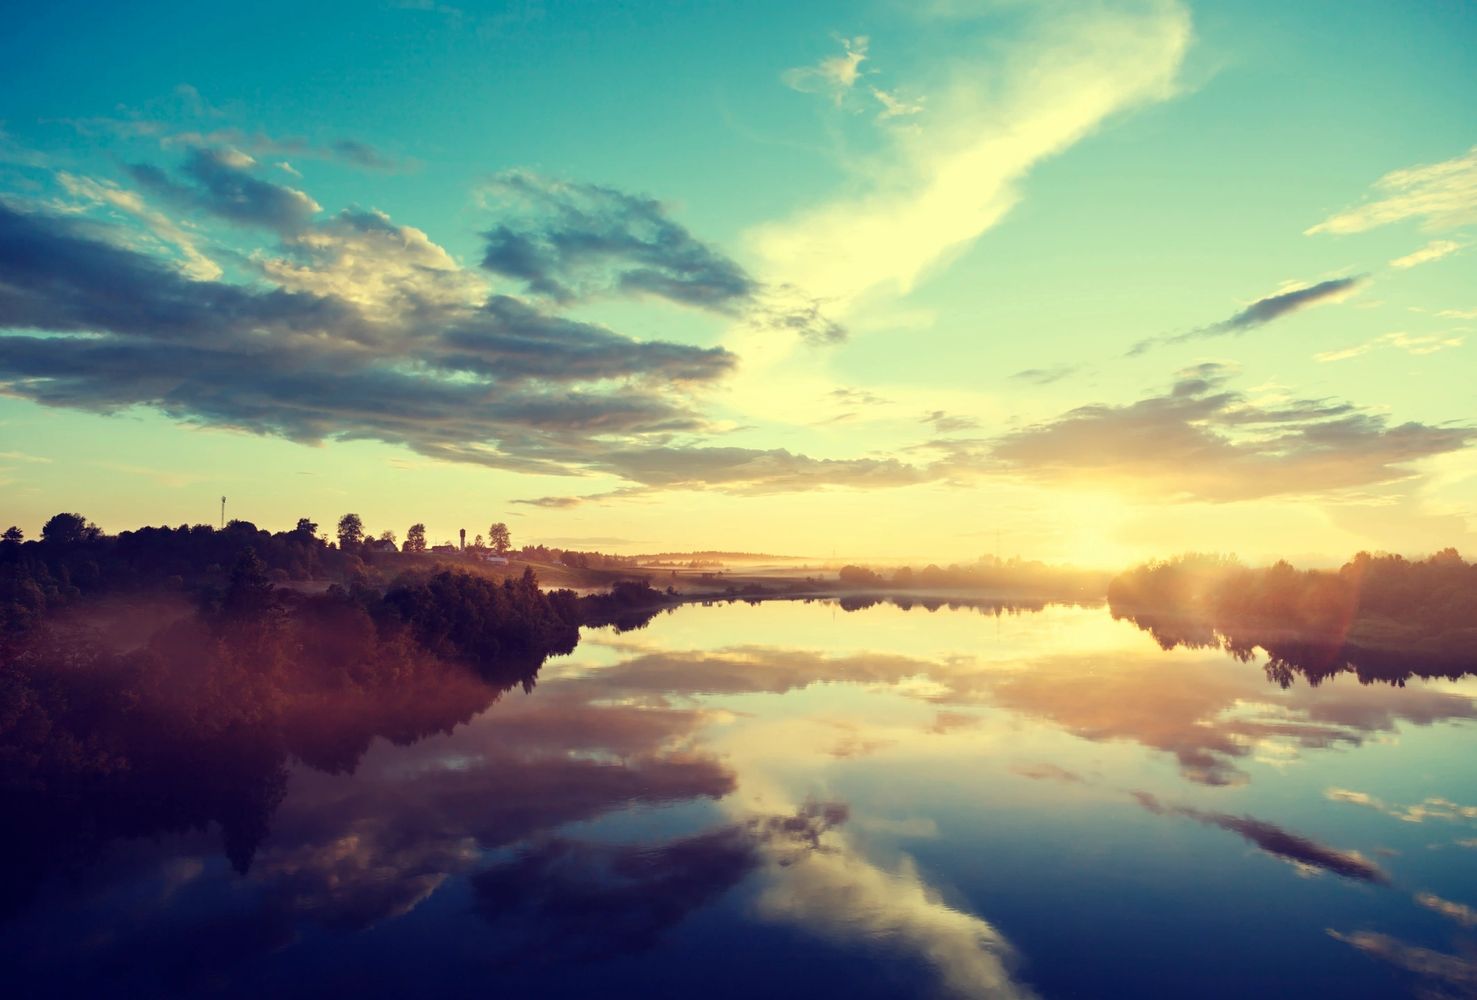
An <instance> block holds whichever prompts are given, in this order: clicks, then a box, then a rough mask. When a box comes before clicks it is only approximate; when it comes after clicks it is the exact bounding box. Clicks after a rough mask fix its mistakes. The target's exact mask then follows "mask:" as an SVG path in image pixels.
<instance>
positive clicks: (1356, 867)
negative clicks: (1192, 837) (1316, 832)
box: [1133, 792, 1390, 884]
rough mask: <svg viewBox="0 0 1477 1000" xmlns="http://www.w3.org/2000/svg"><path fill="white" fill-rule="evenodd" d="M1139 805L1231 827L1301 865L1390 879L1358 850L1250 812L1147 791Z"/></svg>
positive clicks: (1351, 875) (1268, 850) (1138, 794)
mask: <svg viewBox="0 0 1477 1000" xmlns="http://www.w3.org/2000/svg"><path fill="white" fill-rule="evenodd" d="M1133 796H1134V798H1136V799H1137V800H1138V802H1139V805H1141V806H1143V807H1144V808H1145V809H1147V810H1149V811H1150V812H1152V813H1157V814H1159V815H1168V816H1183V817H1185V818H1187V819H1193V820H1195V821H1196V822H1198V823H1204V824H1206V825H1208V826H1218V827H1220V828H1221V829H1223V830H1229V831H1230V832H1232V833H1235V834H1237V835H1239V836H1241V837H1243V838H1245V839H1246V840H1248V841H1250V842H1251V843H1252V844H1255V845H1256V846H1257V847H1258V848H1260V849H1261V850H1263V851H1265V852H1266V853H1268V854H1271V855H1275V856H1276V857H1279V858H1282V859H1284V860H1286V861H1290V862H1292V863H1293V864H1296V865H1298V866H1299V867H1301V868H1304V869H1306V870H1312V871H1326V872H1332V873H1333V874H1335V875H1341V876H1343V877H1344V878H1349V879H1355V880H1357V881H1361V882H1376V883H1381V884H1383V883H1388V882H1389V881H1390V879H1389V876H1388V875H1386V874H1385V872H1384V871H1383V870H1382V869H1381V868H1380V866H1379V865H1377V864H1375V863H1374V862H1373V861H1371V860H1369V859H1368V858H1366V857H1365V856H1364V855H1362V854H1360V853H1359V852H1358V851H1343V850H1339V849H1338V848H1336V847H1330V846H1328V845H1327V844H1320V843H1319V842H1318V841H1316V840H1312V839H1310V838H1308V837H1304V836H1302V835H1300V834H1296V833H1293V832H1291V831H1289V830H1285V829H1283V828H1282V827H1280V826H1277V825H1276V824H1275V823H1268V822H1267V821H1265V820H1260V819H1255V818H1254V817H1251V816H1233V815H1230V814H1229V813H1220V812H1208V811H1206V810H1203V809H1193V808H1190V807H1188V806H1175V805H1168V804H1166V803H1163V802H1160V801H1159V800H1158V799H1157V798H1155V797H1154V796H1153V795H1150V794H1149V793H1148V792H1134V793H1133Z"/></svg>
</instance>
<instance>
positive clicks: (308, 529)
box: [292, 517, 318, 536]
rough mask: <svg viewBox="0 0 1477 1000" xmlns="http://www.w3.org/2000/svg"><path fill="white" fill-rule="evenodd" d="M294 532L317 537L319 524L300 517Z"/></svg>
mask: <svg viewBox="0 0 1477 1000" xmlns="http://www.w3.org/2000/svg"><path fill="white" fill-rule="evenodd" d="M292 530H293V531H296V532H299V533H300V534H304V535H309V536H313V535H317V534H318V523H317V522H316V521H311V520H309V519H308V518H306V517H300V518H298V519H297V527H296V528H293V529H292Z"/></svg>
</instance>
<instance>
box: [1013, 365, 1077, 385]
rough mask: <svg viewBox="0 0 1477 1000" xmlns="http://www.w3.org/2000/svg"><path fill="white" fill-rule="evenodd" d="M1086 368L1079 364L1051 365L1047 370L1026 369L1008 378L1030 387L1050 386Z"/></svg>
mask: <svg viewBox="0 0 1477 1000" xmlns="http://www.w3.org/2000/svg"><path fill="white" fill-rule="evenodd" d="M1086 368H1087V366H1086V365H1081V364H1075V365H1074V364H1060V365H1052V366H1051V367H1049V368H1026V369H1023V370H1021V371H1018V372H1016V373H1015V374H1014V375H1012V376H1010V377H1011V378H1012V379H1014V380H1016V381H1017V382H1030V383H1031V384H1032V385H1051V384H1052V383H1053V382H1060V381H1061V380H1062V379H1064V378H1068V377H1070V376H1072V375H1076V374H1077V373H1078V372H1081V371H1085V370H1086Z"/></svg>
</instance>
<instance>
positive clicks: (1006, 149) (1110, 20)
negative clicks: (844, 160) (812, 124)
mask: <svg viewBox="0 0 1477 1000" xmlns="http://www.w3.org/2000/svg"><path fill="white" fill-rule="evenodd" d="M1037 27H1038V28H1039V30H1038V31H1037V34H1036V35H1035V40H1034V41H1033V43H1032V44H1030V45H1028V46H1025V47H1023V48H1022V49H1021V50H1020V51H1018V52H1016V53H1013V54H1012V56H1011V58H1008V59H1003V60H1002V59H1000V58H998V57H997V56H996V54H995V53H993V52H989V53H986V52H979V51H974V52H960V53H959V56H960V58H957V59H954V60H950V61H947V62H946V63H944V64H942V66H941V68H940V69H939V71H938V74H937V75H938V80H937V82H936V84H931V85H930V86H929V87H928V88H927V89H928V92H929V93H930V98H929V100H930V105H929V107H930V113H929V115H928V116H927V118H928V120H927V121H926V122H923V123H920V126H919V128H917V129H902V130H894V131H891V132H889V133H887V139H888V141H887V142H885V143H884V144H883V146H882V148H881V149H880V150H878V151H877V152H876V153H874V154H871V155H868V156H864V157H862V158H860V159H858V160H854V161H852V162H851V163H850V164H849V165H850V166H851V167H852V168H853V172H854V179H855V183H854V184H852V185H849V186H848V193H847V194H846V195H844V196H842V197H839V198H835V199H833V200H831V201H828V202H825V203H823V204H821V205H818V206H814V207H810V208H807V209H804V210H802V211H800V212H798V213H797V214H795V215H794V216H792V217H790V218H788V219H785V220H782V221H778V222H773V223H769V224H765V225H762V226H759V227H756V228H755V229H753V230H751V232H750V233H749V234H748V236H749V243H750V245H751V246H752V248H753V250H754V253H755V255H756V257H757V258H758V259H759V260H760V261H761V262H762V265H763V266H762V268H761V269H760V272H761V273H763V274H776V275H784V276H785V279H786V280H788V281H791V282H793V283H794V284H796V285H797V286H799V287H802V288H804V289H806V291H807V292H808V293H809V294H811V295H814V296H816V297H818V298H820V299H822V300H824V301H826V302H827V303H830V304H832V309H833V312H834V314H836V315H838V316H841V317H844V316H846V315H847V314H848V313H849V312H850V311H851V310H852V309H853V308H855V307H856V305H857V304H858V302H859V301H860V300H861V299H862V298H863V297H864V296H866V295H867V294H869V293H871V292H874V291H889V290H890V291H895V292H898V293H906V292H907V291H909V290H910V289H911V288H912V287H913V285H914V284H915V283H916V282H917V281H918V279H919V277H920V276H921V275H922V274H923V272H924V271H925V270H926V269H927V268H928V267H930V266H931V265H933V264H935V263H936V262H938V261H939V260H941V259H942V258H944V257H945V256H946V255H947V254H949V253H951V252H953V251H956V250H958V249H960V248H962V247H963V246H965V245H966V244H968V243H969V242H970V241H972V240H974V239H975V238H976V237H977V236H979V235H980V234H981V233H983V232H984V231H986V230H987V229H989V228H990V227H992V226H994V225H995V224H996V223H998V222H999V221H1000V219H1002V218H1003V217H1004V215H1005V214H1006V212H1008V211H1009V210H1010V208H1011V207H1012V206H1013V205H1014V204H1015V202H1016V201H1017V200H1018V199H1019V197H1020V184H1021V182H1022V180H1023V179H1024V177H1025V176H1026V174H1027V173H1028V172H1029V171H1030V169H1031V168H1032V167H1034V166H1035V165H1036V164H1038V163H1039V162H1040V161H1041V160H1043V159H1045V158H1047V157H1050V156H1052V155H1055V154H1057V153H1060V152H1062V151H1063V150H1065V149H1067V148H1068V147H1070V146H1071V145H1073V144H1074V143H1076V142H1078V141H1079V140H1081V139H1082V138H1083V137H1085V136H1086V135H1088V134H1089V133H1091V132H1092V131H1093V130H1095V129H1096V128H1098V127H1099V126H1100V125H1102V123H1103V122H1104V121H1105V120H1106V119H1108V118H1109V117H1111V116H1112V115H1114V114H1117V113H1120V112H1123V111H1125V110H1127V109H1130V108H1133V107H1137V106H1141V105H1143V104H1147V103H1151V102H1153V101H1159V100H1163V99H1165V98H1167V97H1168V96H1170V94H1171V93H1172V91H1173V88H1174V78H1175V75H1176V73H1177V71H1178V69H1179V65H1180V61H1181V59H1182V57H1183V55H1184V53H1185V50H1186V48H1187V46H1188V43H1189V39H1190V23H1189V16H1188V14H1187V12H1186V11H1185V9H1184V8H1183V7H1180V6H1178V5H1176V4H1158V5H1154V6H1153V7H1152V8H1151V9H1149V10H1148V11H1147V12H1144V11H1142V10H1140V11H1134V12H1104V11H1096V10H1095V11H1094V12H1093V13H1091V14H1080V15H1078V16H1074V17H1072V18H1047V17H1043V18H1042V22H1041V24H1040V25H1039V26H1037ZM951 31H952V29H951ZM953 37H954V38H958V37H959V36H958V34H957V33H954V34H953ZM865 57H866V50H865V48H864V47H862V46H861V44H860V42H859V40H853V41H852V42H851V43H850V44H849V45H848V46H847V48H846V51H845V52H844V53H843V54H842V55H841V56H838V57H835V58H834V59H833V60H830V61H828V62H827V63H823V64H822V65H821V66H820V67H812V68H810V69H808V70H801V71H792V74H791V76H790V78H789V80H788V81H787V82H789V83H790V84H791V85H792V86H794V85H797V84H798V85H800V86H802V87H806V88H811V89H825V88H830V92H831V93H833V95H835V94H841V95H844V94H845V93H846V92H847V90H849V88H850V87H851V86H852V85H854V84H855V83H856V80H857V79H858V77H859V76H860V73H861V71H860V69H859V66H860V63H861V61H862V60H863V59H865ZM842 87H844V88H845V89H837V88H842Z"/></svg>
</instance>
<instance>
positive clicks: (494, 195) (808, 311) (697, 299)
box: [481, 171, 846, 344]
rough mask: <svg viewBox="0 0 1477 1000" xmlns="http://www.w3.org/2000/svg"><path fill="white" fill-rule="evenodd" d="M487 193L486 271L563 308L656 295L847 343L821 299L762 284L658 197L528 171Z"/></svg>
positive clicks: (492, 184)
mask: <svg viewBox="0 0 1477 1000" xmlns="http://www.w3.org/2000/svg"><path fill="white" fill-rule="evenodd" d="M481 195H482V200H483V203H484V204H485V205H486V206H487V207H489V208H491V209H493V210H494V211H495V212H497V214H498V220H499V221H498V223H497V225H495V226H493V227H492V228H491V229H489V230H487V231H486V232H484V233H483V234H482V235H483V238H484V239H485V240H486V247H485V250H484V252H483V256H482V266H483V268H485V269H486V270H488V271H490V272H492V273H494V274H498V275H501V276H502V277H505V278H511V279H513V280H515V281H518V282H520V283H521V284H522V285H523V289H524V290H525V291H526V292H528V293H529V294H532V295H536V296H539V297H541V298H544V299H546V300H548V301H550V302H552V303H555V304H558V305H572V304H574V303H577V302H584V301H588V300H591V299H597V298H602V297H614V296H629V297H655V298H659V299H665V300H667V301H669V302H675V303H678V304H680V305H685V306H690V307H693V308H698V309H704V310H707V311H710V312H714V313H718V314H721V315H727V316H732V317H736V318H742V319H743V320H744V321H745V322H746V323H748V324H750V325H752V326H756V327H759V328H763V329H771V330H781V331H785V332H788V333H793V334H794V335H796V336H797V337H799V338H800V339H801V340H803V341H806V342H809V343H812V344H827V343H836V342H839V341H841V340H844V339H845V338H846V331H845V329H844V328H843V327H842V326H841V325H840V324H839V323H837V322H835V321H834V320H833V319H831V318H830V317H828V316H827V315H826V314H825V312H824V310H823V303H822V302H821V301H819V300H817V299H815V298H813V297H811V296H808V295H807V294H806V293H805V292H804V291H803V290H802V289H800V288H797V287H796V286H794V285H790V284H786V283H783V282H781V283H773V284H765V283H762V282H759V281H757V280H756V279H754V278H753V277H752V276H750V274H749V273H748V272H747V271H746V270H745V269H744V268H743V267H742V266H741V265H740V264H738V262H736V261H734V260H733V259H731V258H730V257H728V256H727V255H725V254H724V253H722V252H721V251H720V250H718V249H717V248H716V247H714V246H712V245H710V244H708V243H705V242H703V241H701V240H699V239H698V238H697V237H695V236H693V235H692V233H690V232H689V231H688V230H687V229H685V228H684V227H683V226H681V225H680V224H678V223H677V222H675V221H674V220H673V219H672V218H671V217H670V215H669V214H668V212H667V209H666V207H665V206H664V205H662V204H661V203H660V202H658V201H656V200H654V199H651V198H647V197H644V196H641V195H635V194H629V193H627V192H624V191H620V190H617V189H616V188H612V187H606V186H603V185H599V184H585V183H577V182H573V181H559V180H553V179H550V178H547V177H542V176H539V175H537V174H534V173H531V172H528V171H509V172H507V173H503V174H500V175H498V176H497V177H495V178H493V179H492V180H491V181H489V182H488V183H487V185H486V186H485V188H484V189H483V191H482V192H481Z"/></svg>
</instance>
